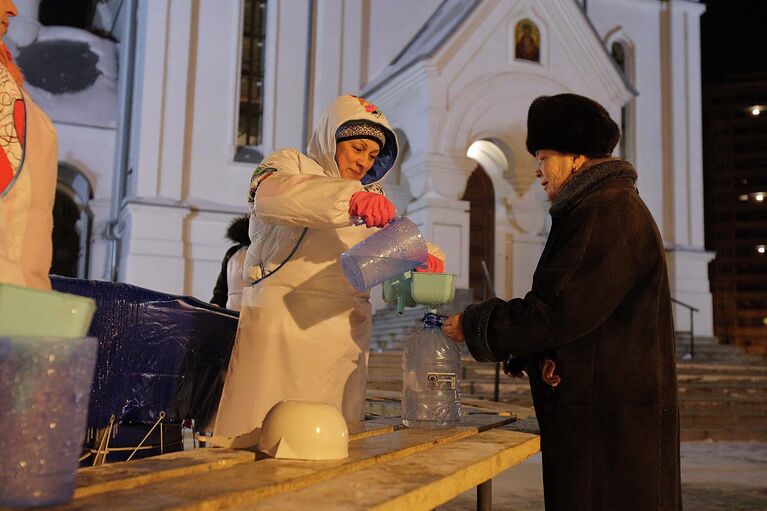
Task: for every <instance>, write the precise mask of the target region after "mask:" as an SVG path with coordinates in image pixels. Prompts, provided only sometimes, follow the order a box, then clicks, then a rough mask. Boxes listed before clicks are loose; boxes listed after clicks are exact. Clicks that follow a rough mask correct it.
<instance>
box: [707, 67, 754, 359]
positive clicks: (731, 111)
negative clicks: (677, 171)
mask: <svg viewBox="0 0 767 511" xmlns="http://www.w3.org/2000/svg"><path fill="white" fill-rule="evenodd" d="M703 119H704V127H705V131H704V135H703V140H704V142H705V143H704V145H703V148H704V149H703V155H704V159H703V168H704V174H705V185H706V186H705V192H706V195H705V196H706V205H705V206H706V207H705V210H706V246H707V247H708V248H709V249H710V250H713V251H715V252H716V258H715V259H714V260H713V261H712V262H711V264H710V267H709V274H710V279H711V291H712V295H713V303H714V332H715V333H716V335H717V336H718V337H719V339H720V340H722V341H723V342H726V343H729V344H737V345H739V346H741V347H742V348H744V349H745V350H746V351H749V352H753V353H762V354H764V353H767V74H762V75H751V76H739V77H733V78H732V79H731V83H729V84H725V85H716V86H710V87H707V88H706V89H705V90H704V92H703Z"/></svg>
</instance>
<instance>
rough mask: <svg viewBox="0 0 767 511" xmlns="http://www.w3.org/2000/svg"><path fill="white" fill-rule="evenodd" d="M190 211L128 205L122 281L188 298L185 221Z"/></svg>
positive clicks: (124, 216)
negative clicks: (186, 287) (185, 294)
mask: <svg viewBox="0 0 767 511" xmlns="http://www.w3.org/2000/svg"><path fill="white" fill-rule="evenodd" d="M188 214H189V210H188V209H186V208H180V207H164V206H153V205H147V204H139V203H128V204H126V206H125V207H124V208H123V211H122V214H121V218H120V225H121V226H123V228H124V229H125V232H124V234H123V241H122V245H121V254H120V273H119V280H120V281H121V282H127V283H128V284H133V285H136V286H140V287H145V288H148V289H153V290H155V291H161V292H165V293H172V294H184V291H185V289H184V281H185V272H186V265H185V260H184V220H185V218H186V216H187V215H188Z"/></svg>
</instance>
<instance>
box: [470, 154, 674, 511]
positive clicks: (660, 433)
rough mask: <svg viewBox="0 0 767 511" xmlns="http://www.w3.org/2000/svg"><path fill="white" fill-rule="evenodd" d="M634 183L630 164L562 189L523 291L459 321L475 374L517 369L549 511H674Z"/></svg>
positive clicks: (657, 343) (647, 252) (647, 243)
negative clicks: (526, 394)
mask: <svg viewBox="0 0 767 511" xmlns="http://www.w3.org/2000/svg"><path fill="white" fill-rule="evenodd" d="M635 180H636V173H635V172H634V169H633V167H632V166H631V164H630V163H628V162H625V161H622V160H608V161H605V162H602V163H597V164H595V165H593V166H591V167H588V168H586V169H584V170H583V171H582V172H581V173H579V174H576V175H575V176H573V177H572V178H571V179H570V180H568V181H567V182H565V184H564V185H563V187H562V189H561V190H560V193H559V194H558V195H557V197H556V198H555V199H554V201H553V203H552V206H551V210H550V213H551V216H552V221H553V222H552V227H551V233H550V234H549V238H548V241H547V242H546V246H545V248H544V251H543V254H542V255H541V258H540V261H539V262H538V267H537V268H536V270H535V274H534V277H533V287H532V290H531V291H530V292H529V293H528V294H527V295H526V296H525V297H524V298H517V299H514V300H511V301H509V302H504V301H503V300H500V299H497V298H496V299H491V300H488V301H485V302H483V303H480V304H476V305H472V306H470V307H469V308H468V309H467V310H466V311H465V312H464V315H463V323H462V326H463V329H464V333H465V335H466V342H467V345H468V347H469V349H470V351H471V353H472V355H473V356H474V357H475V358H476V359H477V360H480V361H498V360H504V359H506V358H507V357H508V356H509V355H514V356H515V357H523V358H524V359H525V360H526V364H527V370H528V374H529V376H530V388H531V391H532V395H533V401H534V404H535V411H536V415H537V418H538V423H539V426H540V431H541V449H542V456H543V482H544V494H545V500H546V509H547V510H607V509H609V510H616V509H620V510H643V511H644V510H651V509H653V510H654V509H662V510H677V509H681V507H682V504H681V484H680V471H679V416H678V406H677V379H676V363H675V353H674V349H675V348H674V328H673V320H672V314H671V301H670V294H669V284H668V276H667V272H666V261H665V256H664V250H663V244H662V241H661V238H660V235H659V233H658V229H657V227H656V225H655V222H654V221H653V219H652V217H651V215H650V212H649V211H648V209H647V207H646V206H645V204H644V202H643V201H642V200H641V199H640V198H639V194H638V192H637V191H636V189H635V187H634V182H635ZM544 358H549V359H552V360H553V361H554V362H555V364H556V374H557V375H559V376H560V377H561V381H560V383H559V384H558V385H557V386H556V387H552V386H550V385H548V384H546V383H545V382H544V381H543V380H542V378H541V365H542V363H543V360H544Z"/></svg>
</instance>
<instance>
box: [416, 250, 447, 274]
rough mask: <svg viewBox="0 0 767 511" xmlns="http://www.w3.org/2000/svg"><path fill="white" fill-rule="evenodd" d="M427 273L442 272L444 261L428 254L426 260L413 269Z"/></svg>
mask: <svg viewBox="0 0 767 511" xmlns="http://www.w3.org/2000/svg"><path fill="white" fill-rule="evenodd" d="M415 271H423V272H427V273H442V272H444V271H445V262H444V261H443V260H442V259H440V258H439V257H436V256H433V255H431V254H429V255H428V256H426V262H425V263H423V264H422V265H421V266H419V267H418V268H416V269H415Z"/></svg>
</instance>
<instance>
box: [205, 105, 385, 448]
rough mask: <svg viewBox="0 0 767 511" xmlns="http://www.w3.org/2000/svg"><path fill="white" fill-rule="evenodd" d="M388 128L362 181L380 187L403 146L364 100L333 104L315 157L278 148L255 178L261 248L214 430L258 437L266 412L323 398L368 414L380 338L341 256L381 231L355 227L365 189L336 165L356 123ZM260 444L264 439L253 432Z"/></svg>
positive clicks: (315, 139)
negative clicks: (340, 141) (349, 126)
mask: <svg viewBox="0 0 767 511" xmlns="http://www.w3.org/2000/svg"><path fill="white" fill-rule="evenodd" d="M354 119H365V120H368V121H371V122H373V123H376V124H378V125H379V126H380V127H382V128H383V130H384V132H385V135H386V145H385V146H384V148H383V149H382V151H381V154H380V155H379V157H378V158H377V160H376V163H375V165H374V166H373V168H372V169H371V170H370V171H369V172H368V173H367V174H366V175H365V176H364V177H363V179H362V183H365V185H368V186H369V185H374V184H375V183H376V182H377V181H379V180H380V179H381V178H382V177H383V176H384V175H385V174H386V172H387V171H388V170H389V169H390V168H391V167H392V165H393V164H394V161H395V160H396V154H397V141H396V136H395V135H394V132H393V131H392V130H391V129H390V128H389V124H388V122H387V120H386V118H385V117H384V116H383V114H382V113H381V112H380V110H378V109H377V107H375V105H371V104H370V103H367V102H365V101H364V100H362V99H361V98H356V97H354V96H342V97H339V98H338V99H336V101H335V102H334V103H333V104H332V105H331V106H330V107H329V108H328V110H327V111H326V112H325V115H324V116H323V118H322V120H321V121H320V123H319V126H318V127H317V129H316V131H315V132H314V135H313V136H312V139H311V140H310V141H309V147H308V151H307V152H308V154H309V156H306V155H304V154H302V153H300V152H299V151H297V150H295V149H284V150H280V151H277V152H275V153H273V154H271V155H270V156H268V157H267V158H265V159H264V161H263V162H262V163H261V165H259V167H258V168H257V169H256V172H255V173H254V176H253V179H252V182H251V199H252V204H251V217H250V238H251V245H250V248H249V249H248V254H247V258H246V261H245V272H246V274H247V276H248V277H249V279H250V281H251V282H252V281H254V280H257V279H258V278H259V277H261V268H262V267H263V268H264V269H265V271H266V273H267V274H268V273H269V272H271V271H273V270H274V269H275V268H276V267H278V266H279V265H280V263H282V262H283V261H284V260H285V259H286V258H287V257H288V255H289V254H290V252H291V251H292V250H293V249H294V247H295V246H296V243H297V241H298V239H299V237H300V236H301V233H302V232H303V231H304V228H305V227H308V230H307V231H306V234H305V236H304V239H303V241H302V242H301V244H300V245H299V246H298V249H297V250H296V252H295V253H294V254H293V256H292V257H291V258H290V260H288V261H287V262H286V263H285V265H284V266H283V267H282V268H281V269H280V270H279V271H277V272H276V273H274V274H273V275H270V276H269V277H268V278H266V279H264V280H263V281H262V282H259V283H257V284H255V285H254V286H246V287H245V289H244V290H243V298H242V309H241V312H240V322H239V325H238V330H237V339H236V341H235V345H234V349H233V352H232V357H231V360H230V362H229V369H228V372H227V375H226V381H225V384H224V389H223V392H222V396H221V401H220V404H219V409H218V413H217V416H216V420H215V422H214V426H213V434H214V435H216V436H220V437H229V438H233V437H238V436H242V435H246V434H249V433H252V432H254V430H255V432H256V433H257V428H260V426H261V422H262V421H263V418H264V416H265V415H266V412H268V411H269V409H270V408H271V407H272V406H273V405H275V404H276V403H278V402H279V401H281V400H283V399H303V400H311V401H323V402H326V403H330V404H332V405H334V406H336V407H337V408H338V409H339V410H340V411H341V412H342V413H343V415H344V418H345V419H346V420H347V422H350V421H358V420H362V418H363V411H364V404H365V385H366V380H367V363H368V353H369V347H370V333H371V318H372V313H371V306H370V302H369V296H370V295H369V292H368V291H365V292H358V291H356V290H354V288H352V287H351V285H350V284H349V282H348V281H347V280H346V278H345V277H344V275H343V270H342V268H341V265H340V262H339V256H340V255H341V253H342V252H344V251H345V250H347V249H348V248H349V247H351V246H353V245H355V244H357V243H359V242H360V241H362V240H363V239H365V238H366V237H368V236H369V235H371V234H372V233H373V232H375V230H371V229H367V228H366V227H365V226H364V225H363V226H354V225H351V223H350V218H349V200H350V199H351V197H352V195H353V194H354V193H356V192H359V191H363V190H364V189H365V187H364V186H363V184H362V183H361V182H360V181H354V180H348V179H343V178H342V177H341V174H340V172H339V170H338V166H337V165H336V162H335V149H336V131H337V129H338V127H339V126H340V125H341V124H343V123H344V122H346V121H349V120H354ZM249 436H250V437H251V438H256V437H257V435H256V436H251V435H249Z"/></svg>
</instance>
